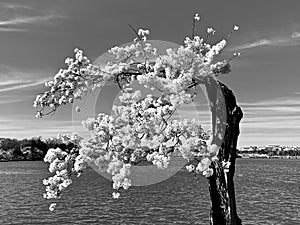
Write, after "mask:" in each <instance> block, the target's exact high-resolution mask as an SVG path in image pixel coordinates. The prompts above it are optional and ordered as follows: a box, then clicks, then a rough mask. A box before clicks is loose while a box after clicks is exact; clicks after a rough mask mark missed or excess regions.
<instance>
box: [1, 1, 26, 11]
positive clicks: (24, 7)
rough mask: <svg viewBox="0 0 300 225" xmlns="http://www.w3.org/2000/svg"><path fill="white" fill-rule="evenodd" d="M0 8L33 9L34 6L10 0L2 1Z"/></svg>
mask: <svg viewBox="0 0 300 225" xmlns="http://www.w3.org/2000/svg"><path fill="white" fill-rule="evenodd" d="M0 8H3V9H9V10H18V9H27V10H32V7H30V6H28V5H21V4H16V3H8V2H1V3H0Z"/></svg>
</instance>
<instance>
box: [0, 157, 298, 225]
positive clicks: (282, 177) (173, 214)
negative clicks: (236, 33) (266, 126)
mask: <svg viewBox="0 0 300 225" xmlns="http://www.w3.org/2000/svg"><path fill="white" fill-rule="evenodd" d="M48 176H49V172H48V171H47V165H46V164H45V163H43V162H0V224H1V225H14V224H20V225H21V224H22V225H23V224H24V225H27V224H28V225H29V224H39V225H41V224H58V225H64V224H104V225H105V224H107V225H109V224H116V225H117V224H120V225H123V224H128V225H134V224H136V225H138V224H141V225H142V224H161V225H168V224H209V222H208V215H209V208H210V199H209V192H208V184H207V180H206V179H205V178H204V177H200V178H197V179H196V178H195V177H194V176H193V175H192V174H190V173H188V172H187V171H180V172H178V173H177V174H176V175H174V176H173V177H171V178H169V179H167V180H165V181H163V182H161V183H158V184H154V185H150V186H144V187H131V188H130V189H129V190H127V191H122V192H121V196H120V198H119V199H118V200H114V199H112V198H111V193H112V187H111V182H110V181H109V180H106V179H105V178H103V177H101V176H100V175H99V174H97V173H96V172H94V171H93V170H92V169H90V170H88V171H87V172H86V174H84V175H82V176H81V177H79V178H75V180H74V182H73V183H72V185H71V186H70V187H69V189H68V190H67V191H66V192H65V193H64V195H63V197H62V198H61V199H59V201H57V203H58V205H57V207H56V209H55V211H53V212H50V211H49V210H48V207H49V201H47V200H45V199H43V197H42V193H43V192H44V186H43V185H42V180H43V179H44V178H46V177H48ZM235 187H236V199H237V207H238V213H239V215H240V217H241V218H242V220H243V224H245V225H247V224H259V225H260V224H262V225H269V224H270V225H271V224H286V225H296V224H300V160H291V159H274V160H273V159H238V160H237V165H236V176H235Z"/></svg>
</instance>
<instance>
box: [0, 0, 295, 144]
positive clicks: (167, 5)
mask: <svg viewBox="0 0 300 225" xmlns="http://www.w3.org/2000/svg"><path fill="white" fill-rule="evenodd" d="M299 9H300V1H296V0H294V1H293V0H290V1H280V0H265V1H260V0H251V1H250V0H247V1H242V0H228V1H213V0H210V1H207V0H206V1H204V0H203V1H202V0H195V1H194V0H190V1H183V0H180V1H179V0H164V1H158V0H122V1H117V0H105V1H104V0H86V1H79V0H51V1H46V0H35V1H31V0H22V1H21V0H19V1H13V0H11V1H5V0H1V2H0V49H1V51H0V109H1V110H0V137H12V138H24V137H32V136H40V135H41V136H47V137H50V136H55V135H56V133H58V132H61V133H63V132H70V131H72V122H71V120H72V107H71V106H66V107H64V108H62V109H61V110H59V111H58V112H57V113H56V114H55V115H54V116H49V117H47V118H43V119H36V118H35V117H34V115H35V111H34V109H33V108H32V103H33V100H34V99H35V96H36V95H37V94H39V93H41V92H43V91H45V90H46V89H45V88H44V85H43V83H44V82H45V81H47V80H49V79H51V77H53V76H54V75H55V73H56V72H57V70H58V69H59V68H62V67H64V59H65V58H66V57H68V56H72V54H73V49H74V48H75V47H78V48H81V49H83V50H84V51H85V53H86V54H87V55H88V56H89V57H90V58H91V59H93V60H94V59H96V58H97V57H98V56H100V55H101V54H103V53H104V52H106V51H107V50H108V49H109V48H110V47H113V46H115V45H120V44H124V43H128V42H130V41H131V40H132V39H133V38H134V34H133V32H132V30H131V29H130V28H129V26H128V24H132V25H133V26H134V27H137V28H140V27H141V28H149V29H150V30H151V36H150V39H155V40H164V41H170V42H174V43H178V44H182V40H183V39H184V37H185V36H187V35H189V34H190V33H191V19H192V17H193V14H194V13H197V12H198V13H199V14H200V16H201V20H200V23H199V24H198V26H197V28H196V31H197V33H198V34H199V35H205V30H206V28H207V27H209V26H211V27H213V28H215V29H216V30H217V33H216V34H215V36H214V38H212V39H211V40H212V42H213V41H218V40H220V39H221V38H222V37H223V36H225V35H227V34H228V33H229V32H230V30H231V29H232V27H233V25H234V24H237V25H239V26H240V30H239V32H237V33H235V34H234V35H233V36H232V37H231V38H230V41H229V44H228V47H227V49H226V50H225V51H224V55H225V56H226V55H227V56H230V55H232V54H233V53H234V52H235V51H238V52H240V53H241V57H240V58H239V59H236V60H235V61H234V62H233V63H232V67H233V71H232V73H231V74H230V75H226V76H224V77H223V78H221V79H222V81H223V82H225V83H226V84H227V85H228V86H229V87H230V88H232V89H233V90H234V91H235V93H236V96H237V99H238V102H239V104H240V106H241V107H242V109H243V111H244V119H243V121H242V125H241V135H240V139H239V144H238V145H239V146H247V145H251V144H252V145H255V144H256V145H265V144H286V145H300V138H299V135H300V87H299V84H300V74H299V63H300V60H299V59H300V57H299V54H300V13H299ZM104 104H105V100H104Z"/></svg>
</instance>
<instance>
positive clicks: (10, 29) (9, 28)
mask: <svg viewBox="0 0 300 225" xmlns="http://www.w3.org/2000/svg"><path fill="white" fill-rule="evenodd" d="M23 31H26V29H23V28H12V27H0V32H23Z"/></svg>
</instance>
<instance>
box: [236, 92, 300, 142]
mask: <svg viewBox="0 0 300 225" xmlns="http://www.w3.org/2000/svg"><path fill="white" fill-rule="evenodd" d="M239 105H240V106H241V108H242V110H243V112H244V118H243V119H242V122H241V135H240V138H239V142H240V145H241V146H245V145H255V144H257V145H265V144H274V143H275V144H287V145H299V144H300V142H299V138H298V136H297V135H295V134H299V132H300V116H299V112H300V99H299V98H296V97H295V96H286V97H281V98H275V99H271V100H267V101H260V102H253V103H240V104H239Z"/></svg>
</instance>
